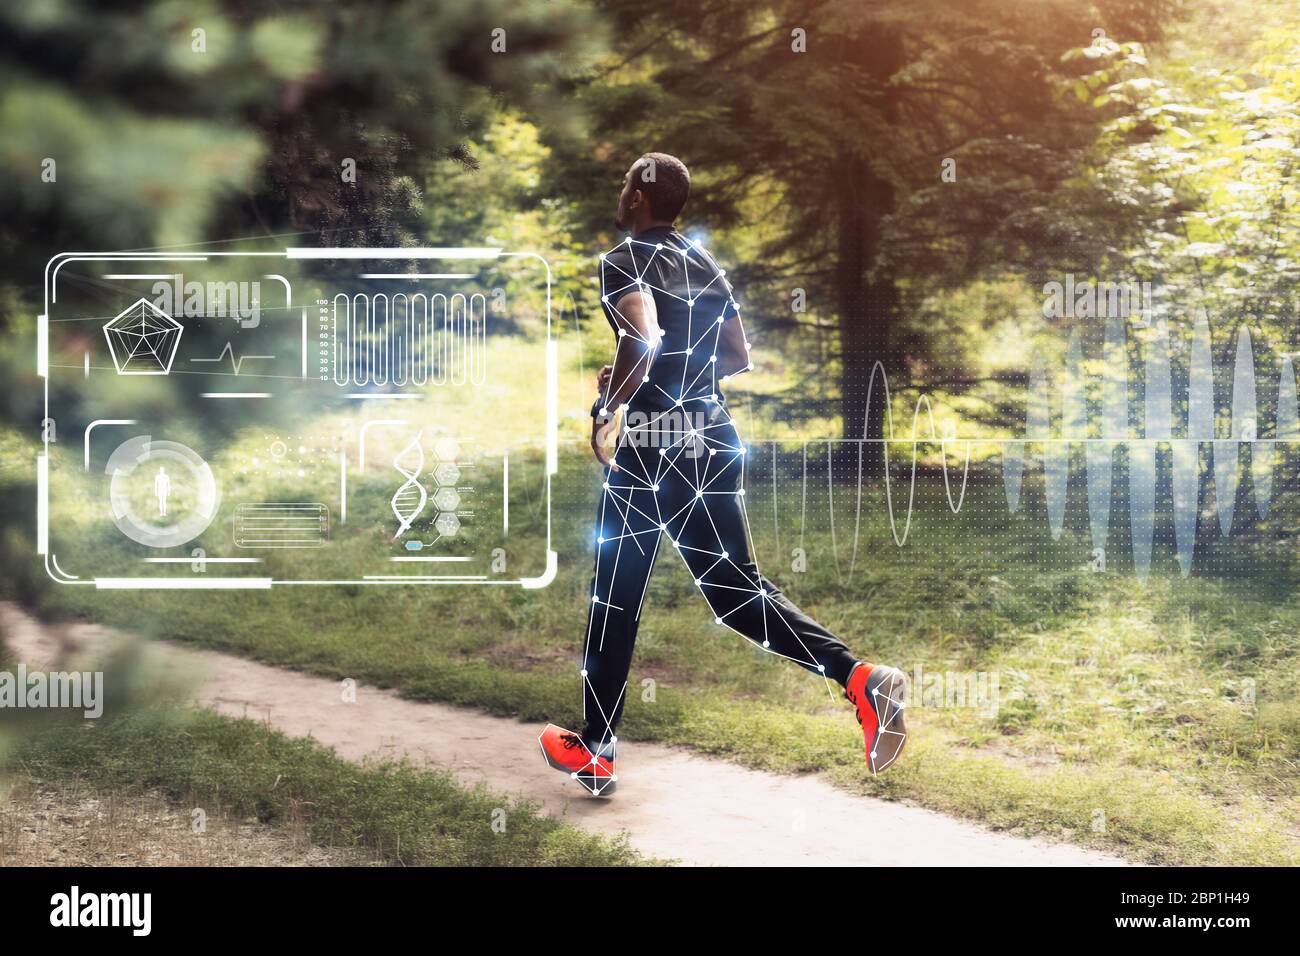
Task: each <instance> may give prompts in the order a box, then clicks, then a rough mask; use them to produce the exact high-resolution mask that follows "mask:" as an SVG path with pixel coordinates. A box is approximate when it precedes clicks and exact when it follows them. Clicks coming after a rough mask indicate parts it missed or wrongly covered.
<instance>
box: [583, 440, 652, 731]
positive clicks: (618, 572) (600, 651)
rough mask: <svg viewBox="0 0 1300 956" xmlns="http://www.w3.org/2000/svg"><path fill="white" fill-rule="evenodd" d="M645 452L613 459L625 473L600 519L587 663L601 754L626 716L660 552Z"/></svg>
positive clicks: (618, 474) (591, 725)
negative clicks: (639, 637) (643, 610)
mask: <svg viewBox="0 0 1300 956" xmlns="http://www.w3.org/2000/svg"><path fill="white" fill-rule="evenodd" d="M642 451H644V449H638V448H635V447H630V446H627V445H625V446H624V447H621V448H620V449H619V451H618V454H617V455H616V456H615V458H614V460H615V463H616V464H617V465H618V466H619V469H620V470H619V471H610V472H608V473H607V475H606V477H605V487H604V490H603V491H602V494H601V500H600V511H599V513H598V515H597V519H596V568H595V573H594V574H593V575H592V579H591V590H590V592H589V600H590V602H591V607H590V610H589V612H588V615H587V634H586V638H585V643H584V648H583V657H582V676H583V716H584V718H585V719H586V728H585V729H584V730H583V733H582V737H583V740H584V741H585V742H586V744H587V746H588V748H589V749H591V750H592V752H594V753H599V752H601V751H600V748H602V747H605V746H606V745H608V744H609V743H610V741H611V740H612V738H613V736H614V730H615V728H616V727H617V726H618V721H619V718H620V717H622V714H623V705H624V704H625V703H626V697H627V675H628V671H629V669H630V668H631V665H632V651H633V648H634V647H635V645H636V633H637V628H638V626H639V624H640V618H641V605H642V603H643V602H644V600H645V592H646V587H647V584H648V583H649V579H650V571H651V569H652V568H653V566H654V559H655V551H656V549H657V548H658V546H659V536H660V527H659V523H658V520H657V518H656V508H655V495H654V491H653V486H654V482H653V481H652V480H651V479H650V478H649V476H648V475H647V473H646V470H645V468H644V466H643V458H642V456H641V454H639V453H640V452H642Z"/></svg>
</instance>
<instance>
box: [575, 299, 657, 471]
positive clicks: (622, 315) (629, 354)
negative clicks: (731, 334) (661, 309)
mask: <svg viewBox="0 0 1300 956" xmlns="http://www.w3.org/2000/svg"><path fill="white" fill-rule="evenodd" d="M610 313H611V316H612V318H613V320H614V328H615V331H616V333H617V335H618V346H617V348H616V349H615V352H614V365H613V367H612V368H611V369H610V372H609V374H608V376H604V375H603V374H602V377H603V378H604V380H605V384H604V387H603V388H602V391H601V401H600V403H599V408H597V409H596V411H597V413H598V414H597V415H595V416H593V418H592V425H591V449H592V451H593V452H595V454H596V459H597V460H598V461H599V462H600V463H601V464H602V465H605V466H606V467H613V468H614V470H615V471H617V470H618V466H617V465H613V464H612V463H611V461H610V459H609V455H608V454H606V452H605V439H606V437H607V436H608V434H609V430H610V428H611V427H612V425H613V418H614V415H615V414H616V413H617V412H618V410H619V408H620V407H622V405H623V403H624V402H626V401H627V400H628V399H629V398H631V397H632V393H633V392H635V391H636V390H637V387H638V386H640V385H641V382H642V380H643V379H644V378H645V377H646V376H647V375H648V374H650V366H651V365H653V364H654V360H655V358H656V357H657V356H658V354H659V346H660V342H661V334H660V331H659V316H658V312H657V311H656V310H655V300H654V297H653V296H651V295H650V294H649V293H647V292H642V291H636V292H629V293H627V294H626V295H625V296H623V298H621V299H619V300H618V302H616V303H615V304H614V307H613V309H611V310H610Z"/></svg>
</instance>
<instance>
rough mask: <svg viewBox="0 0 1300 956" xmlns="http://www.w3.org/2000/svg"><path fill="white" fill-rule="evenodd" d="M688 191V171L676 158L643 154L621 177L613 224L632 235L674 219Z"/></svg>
mask: <svg viewBox="0 0 1300 956" xmlns="http://www.w3.org/2000/svg"><path fill="white" fill-rule="evenodd" d="M690 192H691V172H690V170H689V169H687V168H686V164H685V163H683V162H682V161H681V160H680V159H678V158H677V157H676V156H669V155H668V154H667V153H646V154H645V155H643V156H642V157H641V158H640V159H638V160H637V161H636V162H635V163H633V164H632V168H631V169H629V170H628V171H627V174H626V175H625V176H624V177H623V192H622V193H621V194H619V197H618V213H617V215H616V216H615V217H614V225H615V226H617V227H618V228H619V229H624V230H630V231H631V232H633V233H636V232H641V231H644V230H645V229H648V228H650V227H651V226H654V225H658V224H666V223H671V222H672V221H673V220H674V219H676V218H677V215H678V213H680V212H681V211H682V207H683V206H685V205H686V197H687V196H689V195H690Z"/></svg>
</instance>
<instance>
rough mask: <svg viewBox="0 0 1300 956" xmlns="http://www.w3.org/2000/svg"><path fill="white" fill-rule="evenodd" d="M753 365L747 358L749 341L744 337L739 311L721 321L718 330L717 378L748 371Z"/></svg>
mask: <svg viewBox="0 0 1300 956" xmlns="http://www.w3.org/2000/svg"><path fill="white" fill-rule="evenodd" d="M753 367H754V363H753V362H751V361H750V358H749V341H748V340H747V339H746V338H745V327H744V325H742V324H741V322H740V313H739V312H737V313H736V314H735V315H733V316H732V317H731V318H729V319H727V320H726V321H725V322H723V323H722V328H721V330H720V331H719V332H718V368H717V375H718V377H719V378H727V377H729V376H732V375H737V374H739V373H740V372H748V371H749V370H750V369H752V368H753Z"/></svg>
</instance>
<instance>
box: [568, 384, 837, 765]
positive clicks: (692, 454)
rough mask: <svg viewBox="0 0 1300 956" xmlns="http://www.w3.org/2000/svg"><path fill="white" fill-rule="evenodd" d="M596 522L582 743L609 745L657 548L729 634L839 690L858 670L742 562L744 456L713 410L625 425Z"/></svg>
mask: <svg viewBox="0 0 1300 956" xmlns="http://www.w3.org/2000/svg"><path fill="white" fill-rule="evenodd" d="M628 422H629V424H625V427H624V430H623V434H622V436H621V438H620V441H619V447H618V451H617V453H616V454H615V457H614V463H615V464H616V465H617V466H618V468H619V470H618V471H613V470H611V471H609V472H608V473H607V475H606V482H605V488H604V491H603V492H602V495H601V501H600V511H599V513H598V515H597V524H596V527H597V532H596V533H597V542H596V569H595V574H594V576H593V577H592V586H591V591H590V592H589V599H590V601H591V608H590V612H589V616H588V621H587V636H586V644H585V650H584V653H583V665H582V667H583V679H584V681H583V682H584V697H583V707H584V716H585V717H586V721H587V726H586V729H585V731H584V733H583V737H584V738H585V739H586V741H587V742H588V745H590V746H592V747H593V748H594V747H595V746H597V745H600V744H604V743H607V742H608V741H609V739H610V738H611V736H612V735H613V733H614V729H615V727H616V726H617V725H618V721H619V717H620V716H621V715H622V712H623V705H624V703H625V698H626V696H627V677H628V670H629V668H630V667H631V663H632V649H633V646H634V645H635V643H636V632H637V626H638V624H639V619H640V613H641V606H642V603H643V601H644V599H645V593H646V587H647V584H648V583H649V579H650V571H651V569H652V567H653V566H654V561H655V554H656V552H657V550H658V548H659V544H660V539H661V537H662V538H666V539H667V542H666V543H665V545H664V546H665V547H671V548H672V549H673V550H675V551H677V552H678V553H679V554H680V555H681V557H682V559H683V560H684V561H685V562H686V566H687V567H688V568H689V569H690V572H691V574H692V575H693V576H694V578H695V584H696V586H697V587H699V589H700V591H701V593H702V594H703V595H704V598H705V600H706V601H708V604H709V607H710V608H711V609H712V611H713V617H714V621H715V626H719V630H721V627H727V628H730V629H732V630H734V631H736V632H738V633H740V634H741V635H742V636H744V637H746V638H748V639H749V640H751V641H754V642H755V643H757V644H759V645H761V646H762V647H765V648H766V649H768V650H770V651H772V652H773V653H775V654H779V655H781V656H782V657H785V658H788V659H790V660H792V661H794V662H795V663H796V664H799V665H801V666H803V667H806V668H807V669H808V670H810V671H813V672H814V673H819V674H822V675H824V676H825V677H827V678H829V679H831V680H834V681H837V682H838V683H840V684H841V685H842V684H844V683H845V682H846V681H847V680H848V678H849V672H850V671H851V670H852V669H853V665H854V664H855V663H856V662H857V658H855V657H854V656H853V654H852V652H851V651H850V650H849V649H848V647H846V646H845V644H844V642H843V641H841V640H840V639H839V638H837V637H836V636H835V635H834V634H832V633H831V632H830V631H828V630H826V628H824V627H822V626H821V625H820V624H818V623H817V622H816V621H814V620H813V619H812V618H810V617H808V615H806V614H804V613H803V612H802V611H800V610H799V608H797V607H795V605H794V604H792V603H791V602H790V601H789V600H788V599H787V598H786V597H785V595H784V594H782V593H781V592H780V591H779V590H778V589H777V587H776V586H775V585H774V584H772V582H771V581H769V580H768V579H767V578H765V577H763V576H762V575H761V574H760V573H759V571H758V566H757V565H756V564H755V563H754V561H753V559H752V558H751V557H750V553H749V542H748V536H747V533H746V518H745V501H744V491H743V489H742V476H743V472H744V454H745V453H744V448H743V446H742V445H741V443H740V438H739V436H738V435H737V433H736V428H735V426H734V425H733V424H732V421H731V419H730V417H729V416H728V415H727V413H726V412H725V410H723V408H722V407H721V406H719V405H717V404H714V403H712V402H708V401H698V402H688V403H687V405H686V407H685V408H684V409H681V408H679V409H677V410H675V411H670V412H640V413H638V412H636V411H632V412H630V413H629V416H628Z"/></svg>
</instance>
